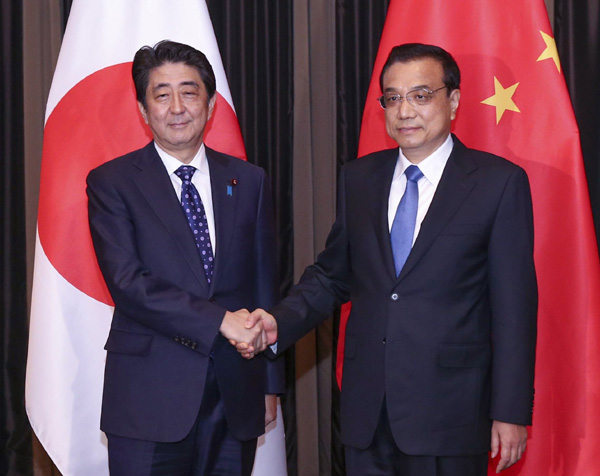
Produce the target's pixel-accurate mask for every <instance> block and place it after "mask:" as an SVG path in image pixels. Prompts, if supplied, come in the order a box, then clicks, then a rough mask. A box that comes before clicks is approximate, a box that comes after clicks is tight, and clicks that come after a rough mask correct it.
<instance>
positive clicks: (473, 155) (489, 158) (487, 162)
mask: <svg viewBox="0 0 600 476" xmlns="http://www.w3.org/2000/svg"><path fill="white" fill-rule="evenodd" d="M463 153H464V154H465V156H466V157H468V158H469V160H472V161H473V162H474V163H475V164H477V166H478V167H484V168H490V169H495V170H505V171H506V172H509V173H510V172H516V171H522V172H525V170H524V169H523V168H522V167H521V166H520V165H517V164H515V163H514V162H512V161H510V160H508V159H506V158H504V157H500V156H499V155H495V154H492V153H490V152H485V151H482V150H477V149H469V148H467V147H464V149H463Z"/></svg>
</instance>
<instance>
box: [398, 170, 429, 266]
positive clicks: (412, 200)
mask: <svg viewBox="0 0 600 476" xmlns="http://www.w3.org/2000/svg"><path fill="white" fill-rule="evenodd" d="M404 175H406V191H405V192H404V195H403V196H402V200H400V204H399V205H398V209H397V210H396V216H395V217H394V222H393V223H392V231H391V233H390V239H391V241H392V252H393V254H394V266H395V268H396V276H399V275H400V271H402V267H403V266H404V263H406V260H407V259H408V255H409V253H410V250H411V248H412V243H413V237H414V234H415V224H416V221H417V209H418V208H419V186H418V184H417V182H418V181H419V179H420V178H421V177H423V172H421V171H420V170H419V167H417V166H416V165H411V166H409V167H408V168H407V169H406V170H405V171H404Z"/></svg>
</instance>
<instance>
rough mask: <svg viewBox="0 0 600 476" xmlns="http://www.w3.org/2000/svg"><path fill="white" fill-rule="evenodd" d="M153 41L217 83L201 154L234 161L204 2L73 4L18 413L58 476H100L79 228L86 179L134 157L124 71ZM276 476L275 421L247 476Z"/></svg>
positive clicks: (95, 340)
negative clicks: (189, 56) (197, 54)
mask: <svg viewBox="0 0 600 476" xmlns="http://www.w3.org/2000/svg"><path fill="white" fill-rule="evenodd" d="M163 39H170V40H173V41H178V42H181V43H186V44H189V45H191V46H194V47H195V48H197V49H199V50H200V51H202V52H203V53H204V54H205V55H206V56H207V58H208V60H209V61H210V63H211V65H212V67H213V69H214V72H215V76H216V80H217V103H216V106H215V110H214V113H213V119H212V121H211V124H210V125H209V126H208V128H207V133H206V143H207V145H209V146H211V147H213V148H215V149H217V150H219V151H222V152H225V153H228V154H231V155H234V156H237V157H240V158H245V150H244V146H243V141H242V136H241V133H240V130H239V125H238V122H237V118H236V116H235V111H234V108H233V102H232V100H231V95H230V92H229V87H228V86H227V79H226V77H225V72H224V69H223V64H222V62H221V57H220V54H219V49H218V46H217V42H216V39H215V36H214V32H213V28H212V24H211V21H210V17H209V14H208V9H207V7H206V3H205V1H204V0H177V1H171V0H145V1H144V2H139V1H134V0H120V1H119V2H114V1H109V0H74V1H73V5H72V7H71V14H70V16H69V21H68V23H67V28H66V31H65V36H64V39H63V44H62V47H61V51H60V55H59V58H58V63H57V66H56V70H55V73H54V78H53V81H52V87H51V90H50V95H49V98H48V104H47V109H46V122H45V129H44V149H43V156H42V171H41V184H40V204H39V213H38V233H37V240H36V252H35V267H34V279H33V295H32V307H31V323H30V337H29V355H28V361H27V381H26V407H27V413H28V416H29V420H30V422H31V425H32V427H33V430H34V431H35V433H36V435H37V437H38V438H39V440H40V442H41V443H42V445H43V446H44V448H45V449H46V451H47V452H48V454H49V455H50V457H51V458H52V460H53V461H54V463H55V464H56V466H57V467H58V469H59V470H60V472H61V473H62V474H63V475H64V476H107V475H108V460H107V448H106V439H105V436H104V435H103V433H102V432H101V431H100V404H101V395H102V382H103V374H104V362H105V357H106V354H105V351H104V350H103V347H104V343H105V341H106V338H107V336H108V331H109V327H110V322H111V318H112V312H113V307H112V300H111V298H110V295H109V293H108V291H107V289H106V286H105V284H104V282H103V279H102V277H101V275H100V272H99V269H98V266H97V263H96V259H95V255H94V252H93V247H92V242H91V238H90V236H89V229H88V223H87V197H86V194H85V178H86V176H87V173H88V172H89V171H90V170H91V169H92V168H94V167H96V166H98V165H100V164H102V163H103V162H106V161H107V160H110V159H112V158H114V157H117V156H120V155H123V154H125V153H127V152H130V151H132V150H135V149H138V148H140V147H142V146H144V145H145V144H146V143H147V142H148V141H149V140H150V139H151V137H152V136H151V133H150V131H149V129H148V128H147V126H146V125H145V124H144V122H143V120H142V118H141V116H140V115H139V112H138V109H137V104H136V100H135V91H134V87H133V82H132V80H131V61H132V60H133V56H134V54H135V52H136V51H137V50H138V49H139V48H140V47H142V46H144V45H151V46H152V45H154V44H156V43H157V42H159V41H161V40H163ZM267 475H268V476H286V475H287V471H286V465H285V442H284V433H283V421H282V418H281V411H279V412H278V418H277V421H276V422H275V423H273V424H271V425H270V427H269V429H268V431H267V434H266V435H265V436H264V437H262V438H260V439H259V447H258V450H257V458H256V463H255V469H254V473H253V476H267Z"/></svg>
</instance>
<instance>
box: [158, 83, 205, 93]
mask: <svg viewBox="0 0 600 476" xmlns="http://www.w3.org/2000/svg"><path fill="white" fill-rule="evenodd" d="M171 86H172V84H171V83H158V84H157V85H156V86H154V88H152V91H156V90H158V89H161V88H168V87H171ZM179 86H194V87H196V88H199V87H200V85H199V84H198V83H197V82H196V81H191V80H190V81H182V82H181V83H179Z"/></svg>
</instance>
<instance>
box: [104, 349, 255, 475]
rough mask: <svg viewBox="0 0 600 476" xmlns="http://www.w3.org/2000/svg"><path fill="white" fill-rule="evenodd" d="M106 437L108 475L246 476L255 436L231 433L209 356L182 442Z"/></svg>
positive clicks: (252, 462)
mask: <svg viewBox="0 0 600 476" xmlns="http://www.w3.org/2000/svg"><path fill="white" fill-rule="evenodd" d="M106 436H107V438H108V466H109V470H110V475H111V476H217V475H218V476H250V474H251V473H252V466H253V464H254V454H255V452H256V439H253V440H250V441H239V440H237V439H236V438H234V437H233V435H232V434H231V432H230V431H229V428H228V426H227V421H226V420H225V408H224V406H223V402H222V400H221V398H220V393H219V386H218V384H217V378H216V374H215V369H214V365H213V362H212V359H211V360H210V363H209V366H208V373H207V378H206V386H205V389H204V395H203V396H202V405H201V407H200V411H199V413H198V417H197V419H196V422H195V423H194V426H193V427H192V430H191V431H190V433H189V434H188V435H187V436H186V437H185V438H184V439H183V440H181V441H178V442H175V443H159V442H154V441H144V440H135V439H131V438H123V437H121V436H116V435H111V434H107V435H106Z"/></svg>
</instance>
